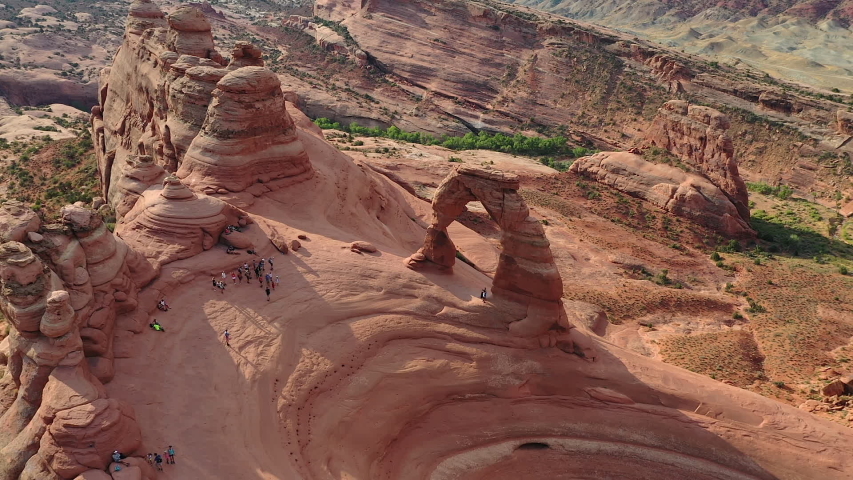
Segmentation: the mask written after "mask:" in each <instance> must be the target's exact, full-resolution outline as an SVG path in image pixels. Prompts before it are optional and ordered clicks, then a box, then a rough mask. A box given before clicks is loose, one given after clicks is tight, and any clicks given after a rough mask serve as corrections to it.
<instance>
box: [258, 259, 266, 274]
mask: <svg viewBox="0 0 853 480" xmlns="http://www.w3.org/2000/svg"><path fill="white" fill-rule="evenodd" d="M258 268H260V269H261V271H262V272H265V271H266V268H264V259H263V258H262V259H261V261H260V262H258Z"/></svg>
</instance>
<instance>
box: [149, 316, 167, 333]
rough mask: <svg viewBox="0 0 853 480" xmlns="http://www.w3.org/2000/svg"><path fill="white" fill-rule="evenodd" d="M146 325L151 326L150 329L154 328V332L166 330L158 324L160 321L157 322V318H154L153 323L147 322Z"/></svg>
mask: <svg viewBox="0 0 853 480" xmlns="http://www.w3.org/2000/svg"><path fill="white" fill-rule="evenodd" d="M148 326H149V327H151V330H154V331H155V332H165V331H166V329H165V328H163V325H160V323H159V322H157V319H154V323H149V324H148Z"/></svg>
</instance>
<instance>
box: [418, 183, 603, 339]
mask: <svg viewBox="0 0 853 480" xmlns="http://www.w3.org/2000/svg"><path fill="white" fill-rule="evenodd" d="M519 186H520V185H519V179H518V177H517V176H515V175H513V174H508V173H504V172H500V171H493V170H485V169H481V168H476V167H458V168H456V169H455V170H453V171H452V172H451V173H450V174H449V175H448V176H447V177H446V178H445V179H444V181H443V182H442V183H441V185H439V186H438V190H436V192H435V196H434V197H433V201H432V223H431V224H430V226H429V228H428V229H427V232H426V239H425V240H424V246H423V247H422V248H421V249H419V250H418V251H417V252H416V253H415V254H414V255H413V256H411V257H409V258H408V259H407V263H408V265H409V267H410V268H420V267H421V265H422V264H423V263H424V262H430V263H434V264H437V265H438V266H440V267H442V268H444V269H451V268H452V267H453V265H454V264H455V262H456V254H457V252H456V247H455V246H454V245H453V242H452V241H451V240H450V237H449V235H448V233H447V227H448V226H450V224H451V223H452V222H453V221H454V220H456V218H457V217H459V215H461V214H462V213H463V212H464V211H465V210H466V205H467V204H468V202H472V201H480V202H481V203H482V204H483V207H485V209H486V211H487V212H489V216H491V217H492V219H493V220H494V221H495V222H496V223H497V224H498V225H499V226H500V229H501V247H502V251H501V254H500V259H499V261H498V267H497V271H496V273H495V278H494V282H493V287H492V292H493V293H494V294H495V295H496V296H498V297H505V298H506V299H508V300H510V301H512V302H517V303H520V304H521V305H523V307H524V308H525V309H526V314H525V315H524V317H523V318H522V319H519V320H518V321H516V322H514V323H512V324H510V325H509V327H508V328H509V331H510V332H512V333H513V334H516V335H519V336H524V337H539V338H540V341H541V342H542V344H543V346H548V345H550V346H554V345H555V344H556V343H555V342H561V343H565V344H566V345H561V348H567V349H568V350H569V351H573V349H574V348H575V346H574V345H572V340H571V339H570V334H569V333H568V332H569V331H570V330H571V329H572V328H573V326H572V325H571V324H569V322H568V319H567V317H566V313H565V310H564V309H563V302H562V300H561V298H562V296H563V282H562V279H561V278H560V273H559V272H558V271H557V266H556V265H555V264H554V257H553V256H552V255H551V249H550V248H549V247H550V243H549V242H548V239H547V238H545V231H544V230H543V229H542V225H541V224H540V223H539V221H538V220H536V219H535V218H533V217H531V216H530V210H529V209H528V208H527V203H526V202H525V201H524V199H523V198H522V197H521V195H520V194H519V193H518V189H519ZM590 353H591V352H590Z"/></svg>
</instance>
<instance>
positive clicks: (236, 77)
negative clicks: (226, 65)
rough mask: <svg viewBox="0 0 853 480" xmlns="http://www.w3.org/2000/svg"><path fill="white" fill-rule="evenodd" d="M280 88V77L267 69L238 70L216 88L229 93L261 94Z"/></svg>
mask: <svg viewBox="0 0 853 480" xmlns="http://www.w3.org/2000/svg"><path fill="white" fill-rule="evenodd" d="M280 87H281V80H279V79H278V75H276V74H275V73H273V72H272V71H271V70H269V69H268V68H265V67H242V68H238V69H237V70H234V71H233V72H231V73H229V74H228V75H225V76H224V77H222V80H220V81H219V83H217V84H216V88H218V89H220V90H222V91H225V92H229V93H261V92H268V91H270V90H273V89H275V88H280Z"/></svg>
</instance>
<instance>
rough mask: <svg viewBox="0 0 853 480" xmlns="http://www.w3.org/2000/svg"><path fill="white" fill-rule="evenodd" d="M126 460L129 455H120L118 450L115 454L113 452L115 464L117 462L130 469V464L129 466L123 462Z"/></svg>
mask: <svg viewBox="0 0 853 480" xmlns="http://www.w3.org/2000/svg"><path fill="white" fill-rule="evenodd" d="M125 458H127V455H125V454H123V453H120V452H119V451H118V450H116V451H114V452H113V462H115V463H120V464H122V465H124V466H126V467H129V466H130V464H129V463H127V462H122V460H124V459H125Z"/></svg>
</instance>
